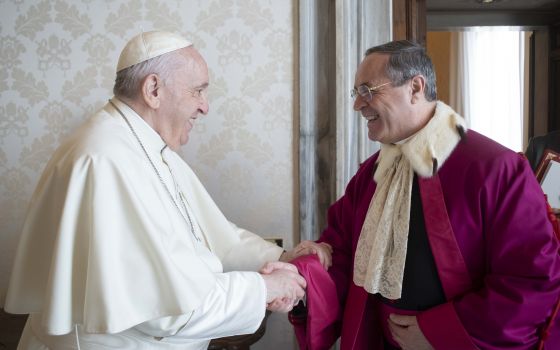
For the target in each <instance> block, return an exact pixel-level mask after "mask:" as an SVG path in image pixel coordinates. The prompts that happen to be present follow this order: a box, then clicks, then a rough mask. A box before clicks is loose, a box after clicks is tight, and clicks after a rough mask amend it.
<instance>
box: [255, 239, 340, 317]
mask: <svg viewBox="0 0 560 350" xmlns="http://www.w3.org/2000/svg"><path fill="white" fill-rule="evenodd" d="M308 254H316V255H317V257H318V258H319V261H320V262H321V264H322V265H323V267H324V268H325V270H328V268H329V267H330V266H331V263H332V258H331V255H332V248H331V246H330V245H328V244H327V243H315V242H313V241H303V242H301V243H300V244H298V245H297V246H296V247H295V248H294V249H292V250H290V251H288V252H284V253H282V255H281V256H280V261H274V262H268V263H266V264H265V265H264V266H263V267H262V268H261V270H260V271H259V273H260V274H261V275H262V277H263V279H264V282H265V285H266V305H267V306H266V308H267V309H268V310H270V311H275V312H288V311H290V310H292V308H293V307H294V306H295V305H297V304H298V302H299V301H300V300H302V299H303V297H304V296H305V288H306V286H307V283H306V281H305V279H304V278H303V277H302V276H300V275H299V273H298V270H297V268H296V267H295V266H294V265H292V264H290V263H289V261H292V260H293V259H295V258H298V257H300V256H303V255H308Z"/></svg>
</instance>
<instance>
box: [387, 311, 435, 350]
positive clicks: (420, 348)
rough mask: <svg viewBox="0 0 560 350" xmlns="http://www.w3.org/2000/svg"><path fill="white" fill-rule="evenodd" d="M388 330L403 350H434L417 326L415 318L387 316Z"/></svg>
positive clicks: (395, 315)
mask: <svg viewBox="0 0 560 350" xmlns="http://www.w3.org/2000/svg"><path fill="white" fill-rule="evenodd" d="M388 322H389V330H390V331H391V335H392V336H393V339H394V340H395V341H396V342H397V343H398V344H399V346H400V347H401V348H402V349H403V350H434V348H433V347H432V345H430V343H429V342H428V340H427V339H426V337H425V336H424V333H422V330H421V329H420V326H418V320H416V316H406V315H397V314H390V315H389V320H388Z"/></svg>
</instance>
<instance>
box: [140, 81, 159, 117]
mask: <svg viewBox="0 0 560 350" xmlns="http://www.w3.org/2000/svg"><path fill="white" fill-rule="evenodd" d="M161 86H162V81H161V79H160V78H159V77H158V75H157V74H149V75H148V76H146V78H144V80H143V81H142V91H141V95H142V99H143V100H144V102H146V104H147V105H148V106H149V107H150V108H152V109H157V108H159V106H160V103H161V101H160V95H161V91H160V88H161Z"/></svg>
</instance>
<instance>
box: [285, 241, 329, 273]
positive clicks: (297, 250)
mask: <svg viewBox="0 0 560 350" xmlns="http://www.w3.org/2000/svg"><path fill="white" fill-rule="evenodd" d="M332 251H333V250H332V247H331V246H330V244H328V243H325V242H321V243H315V242H313V241H301V242H300V243H299V244H298V245H297V246H295V247H294V249H292V250H289V251H287V252H284V253H282V255H281V256H280V261H284V262H289V261H292V260H294V259H295V258H299V257H300V256H304V255H309V254H315V255H317V257H318V258H319V261H320V262H321V265H323V267H324V268H325V270H328V269H329V267H331V265H332Z"/></svg>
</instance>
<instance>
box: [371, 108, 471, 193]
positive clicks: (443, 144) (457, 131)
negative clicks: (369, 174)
mask: <svg viewBox="0 0 560 350" xmlns="http://www.w3.org/2000/svg"><path fill="white" fill-rule="evenodd" d="M466 130H467V126H466V122H465V120H464V119H463V117H461V116H460V115H459V114H457V113H456V112H455V111H454V110H453V109H452V108H451V107H449V106H448V105H446V104H445V103H443V102H441V101H437V103H436V110H435V113H434V116H433V117H432V119H431V120H430V121H429V122H428V124H426V126H425V127H424V128H422V129H421V130H420V131H418V132H417V133H416V134H414V135H412V136H411V137H409V138H408V139H407V140H405V141H404V142H402V143H400V144H397V145H393V144H382V145H381V152H380V154H379V158H378V160H377V162H378V164H377V169H376V170H375V174H374V179H375V181H376V182H377V183H379V180H380V179H381V178H382V177H383V176H384V174H385V172H386V171H387V170H388V169H389V168H390V167H391V165H392V163H393V162H394V161H395V160H396V158H398V156H399V155H401V154H402V155H404V157H406V159H408V161H409V162H410V165H411V166H412V169H413V170H414V172H415V173H416V174H418V175H419V176H421V177H431V176H433V175H434V174H436V173H437V171H438V170H439V169H440V168H441V166H442V165H443V163H444V162H445V161H446V160H447V158H448V157H449V155H450V154H451V152H453V150H454V149H455V146H457V144H458V143H459V141H460V140H461V138H462V137H463V136H464V134H465V133H466Z"/></svg>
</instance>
